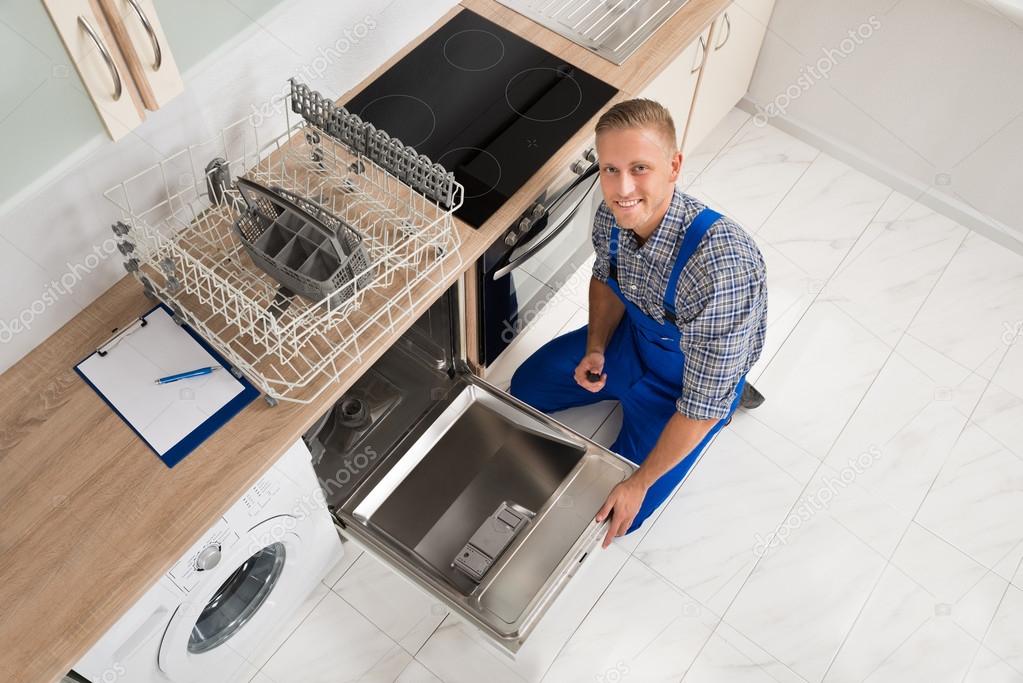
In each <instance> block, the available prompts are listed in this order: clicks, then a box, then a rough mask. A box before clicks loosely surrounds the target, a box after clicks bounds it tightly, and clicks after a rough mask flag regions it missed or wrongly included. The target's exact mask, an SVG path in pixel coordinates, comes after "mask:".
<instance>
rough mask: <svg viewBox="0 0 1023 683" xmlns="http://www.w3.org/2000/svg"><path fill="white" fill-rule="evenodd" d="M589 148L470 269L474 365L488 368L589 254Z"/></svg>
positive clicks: (593, 166) (592, 202)
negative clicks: (474, 282)
mask: <svg viewBox="0 0 1023 683" xmlns="http://www.w3.org/2000/svg"><path fill="white" fill-rule="evenodd" d="M598 171H599V168H598V165H597V157H596V153H595V151H594V150H593V148H592V147H591V148H590V149H587V150H586V151H585V152H583V153H582V154H581V155H580V156H579V158H577V159H575V160H574V161H573V162H572V164H571V166H570V167H569V168H568V169H566V172H565V173H564V174H562V175H561V177H560V178H559V179H558V180H557V181H556V182H555V183H554V184H553V185H552V186H551V187H549V188H547V190H545V191H544V192H543V193H541V194H540V196H538V197H537V198H536V200H535V201H534V202H533V203H532V204H531V205H530V207H529V209H527V210H526V212H525V213H523V214H522V215H521V216H520V217H519V218H518V220H516V221H515V223H514V224H513V225H512V226H511V227H510V228H509V229H508V230H507V232H505V234H504V236H503V237H502V238H501V239H499V240H497V241H496V242H495V243H494V244H493V245H492V246H491V247H490V248H489V249H488V250H487V251H486V252H485V253H484V255H483V257H482V258H481V259H480V260H479V261H478V262H477V264H476V276H477V278H476V279H477V282H478V287H479V291H478V292H477V302H478V310H477V320H478V330H477V331H478V339H479V349H478V352H479V360H480V363H481V364H482V365H483V366H485V367H486V366H490V365H491V364H492V363H493V362H494V360H496V359H497V357H498V356H499V355H500V354H501V352H502V351H504V350H505V349H506V348H507V347H508V345H509V344H510V343H511V342H512V340H514V339H515V337H516V336H518V335H519V334H520V333H521V332H522V330H523V329H524V328H525V327H526V326H527V325H528V324H529V323H530V322H531V321H532V320H534V319H535V318H536V316H537V315H539V314H540V313H541V312H542V311H543V309H544V307H545V306H547V305H548V303H549V302H550V301H552V299H553V298H554V297H555V296H556V295H557V292H558V291H559V290H560V289H561V288H562V287H563V286H564V285H565V283H566V282H567V281H568V280H569V279H570V278H571V277H572V276H573V275H574V274H575V272H576V271H578V270H579V268H580V267H581V266H582V265H583V264H584V263H585V262H586V260H587V259H588V258H589V257H590V256H591V255H592V254H593V243H592V231H593V216H594V214H595V213H596V212H597V207H598V206H600V202H601V198H602V197H601V192H600V187H599V182H598V181H599V173H598Z"/></svg>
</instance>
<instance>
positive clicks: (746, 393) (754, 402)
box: [739, 382, 766, 410]
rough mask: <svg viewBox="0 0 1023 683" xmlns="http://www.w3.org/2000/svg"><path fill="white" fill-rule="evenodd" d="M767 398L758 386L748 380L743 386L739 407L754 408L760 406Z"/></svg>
mask: <svg viewBox="0 0 1023 683" xmlns="http://www.w3.org/2000/svg"><path fill="white" fill-rule="evenodd" d="M765 400H766V399H765V398H764V395H763V394H761V393H760V392H759V391H757V389H756V387H754V386H753V385H752V384H750V383H749V382H746V384H745V386H743V388H742V396H741V397H740V398H739V407H740V408H745V409H746V410H753V409H754V408H758V407H760V405H761V404H762V403H763V402H764V401H765Z"/></svg>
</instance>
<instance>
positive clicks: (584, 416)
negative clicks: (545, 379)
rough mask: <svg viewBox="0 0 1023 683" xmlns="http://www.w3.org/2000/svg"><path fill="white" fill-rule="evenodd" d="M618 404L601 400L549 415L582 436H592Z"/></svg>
mask: <svg viewBox="0 0 1023 683" xmlns="http://www.w3.org/2000/svg"><path fill="white" fill-rule="evenodd" d="M617 405H618V402H617V401H601V402H600V403H593V404H591V405H588V406H576V407H574V408H568V409H566V410H559V411H557V412H555V413H551V417H553V418H554V419H555V420H557V421H558V422H560V423H561V424H563V425H567V426H569V427H571V428H572V429H574V430H575V431H577V432H579V433H580V434H582V435H583V436H586V437H590V438H592V437H593V435H594V434H596V433H597V430H599V429H600V426H601V425H602V424H604V422H605V421H606V420H607V418H608V417H610V416H611V411H613V410H614V409H615V407H616V406H617Z"/></svg>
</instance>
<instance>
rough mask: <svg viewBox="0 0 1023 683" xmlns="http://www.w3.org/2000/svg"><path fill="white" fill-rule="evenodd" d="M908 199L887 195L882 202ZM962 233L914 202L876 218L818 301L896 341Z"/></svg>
mask: <svg viewBox="0 0 1023 683" xmlns="http://www.w3.org/2000/svg"><path fill="white" fill-rule="evenodd" d="M893 196H895V195H894V194H893ZM907 200H908V198H907V197H905V196H902V195H899V196H898V198H897V199H895V200H892V198H891V197H890V198H889V201H888V202H886V205H891V204H895V205H896V206H899V205H902V204H903V203H904V202H905V201H907ZM879 214H880V215H883V216H885V217H887V214H888V212H884V213H881V212H879ZM766 229H767V228H765V230H766ZM966 235H967V231H966V229H965V228H963V227H962V226H960V225H959V224H957V223H955V222H953V221H952V220H950V219H948V218H946V217H945V216H942V215H940V214H938V213H935V212H934V211H932V210H931V209H929V208H928V207H926V206H923V205H922V204H919V203H916V202H913V203H911V204H909V206H907V207H906V209H905V210H904V211H902V212H901V213H898V214H896V215H895V216H893V217H891V219H890V220H880V219H878V218H877V217H875V219H874V221H873V222H871V223H870V225H868V226H867V228H866V230H865V231H864V232H863V234H862V235H861V236H860V238H859V240H857V241H856V244H855V245H854V246H853V248H852V250H851V251H850V252H849V254H848V257H847V258H846V260H845V261H843V262H842V264H841V266H839V268H838V270H837V272H836V273H835V274H834V276H833V277H832V278H831V279H830V280H829V281H828V283H827V286H826V288H825V289H824V291H823V292H822V293H821V295H820V297H819V300H821V301H830V302H832V303H834V304H835V305H836V306H838V307H840V308H841V309H842V310H843V311H845V312H846V313H847V314H849V315H850V316H851V317H852V318H854V319H856V320H857V321H858V322H859V323H860V324H861V325H863V326H864V327H866V328H868V329H870V330H871V331H872V332H874V334H876V335H877V336H879V337H880V338H881V339H883V340H884V341H885V342H886V343H887V344H888V345H889V346H895V344H896V343H897V342H898V341H899V338H900V337H901V336H902V333H903V332H904V331H905V329H906V328H907V327H908V326H909V323H910V321H911V320H912V319H913V316H914V315H915V314H916V312H917V311H918V310H919V309H920V306H921V305H922V304H923V302H924V300H925V299H926V298H927V295H928V294H929V293H930V291H931V288H932V287H933V286H934V284H935V282H937V280H938V278H939V277H940V275H941V273H942V271H943V270H944V268H945V266H946V265H948V263H949V261H951V259H952V255H953V254H954V253H955V252H956V250H957V249H958V248H959V245H960V244H961V243H962V241H963V239H964V238H965V237H966ZM772 244H773V245H774V246H776V247H779V248H781V247H780V245H778V244H777V243H775V242H772ZM833 248H835V249H836V250H837V247H834V245H833Z"/></svg>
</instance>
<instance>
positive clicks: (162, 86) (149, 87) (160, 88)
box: [99, 0, 185, 111]
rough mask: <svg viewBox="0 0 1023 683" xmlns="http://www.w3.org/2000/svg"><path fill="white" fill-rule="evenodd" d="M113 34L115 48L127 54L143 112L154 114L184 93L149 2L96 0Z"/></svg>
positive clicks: (146, 0)
mask: <svg viewBox="0 0 1023 683" xmlns="http://www.w3.org/2000/svg"><path fill="white" fill-rule="evenodd" d="M99 2H100V6H101V7H102V8H103V14H104V15H105V17H106V18H107V21H108V22H109V23H110V26H111V29H113V30H114V31H115V32H116V35H117V44H118V46H119V47H120V48H121V50H122V51H123V52H124V53H125V54H126V55H128V54H131V57H130V58H129V59H128V65H129V68H130V69H131V75H132V78H133V80H134V81H135V85H136V86H137V87H138V89H139V93H140V94H141V96H142V102H143V104H144V105H145V107H146V109H149V110H151V111H155V110H156V109H159V108H160V107H162V106H163V105H165V104H167V102H169V101H170V100H171V99H172V98H174V97H175V96H176V95H178V94H180V93H181V92H182V91H183V90H184V89H185V84H184V82H183V81H182V80H181V74H180V73H179V72H178V66H177V64H176V63H175V61H174V55H173V54H171V51H170V48H169V47H168V43H167V36H166V35H165V34H164V31H163V26H162V25H161V24H160V20H159V17H158V16H157V14H156V7H155V6H154V5H153V0H99Z"/></svg>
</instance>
